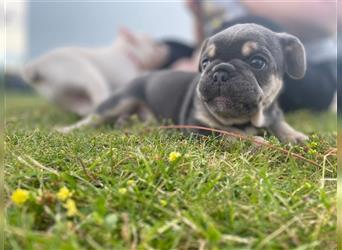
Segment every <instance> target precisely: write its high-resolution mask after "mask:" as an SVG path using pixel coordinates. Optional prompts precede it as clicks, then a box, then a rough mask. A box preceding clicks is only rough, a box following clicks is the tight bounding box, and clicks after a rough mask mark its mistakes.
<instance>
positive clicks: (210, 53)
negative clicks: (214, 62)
mask: <svg viewBox="0 0 342 250" xmlns="http://www.w3.org/2000/svg"><path fill="white" fill-rule="evenodd" d="M207 53H208V56H209V57H211V58H213V57H214V56H215V54H216V46H215V44H210V45H209V46H208V49H207Z"/></svg>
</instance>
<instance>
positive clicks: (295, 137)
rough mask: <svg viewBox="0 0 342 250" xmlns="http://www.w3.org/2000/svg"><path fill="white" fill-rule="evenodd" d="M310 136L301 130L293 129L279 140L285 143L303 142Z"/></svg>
mask: <svg viewBox="0 0 342 250" xmlns="http://www.w3.org/2000/svg"><path fill="white" fill-rule="evenodd" d="M308 139H309V137H308V136H307V135H305V134H303V133H301V132H298V131H291V132H290V133H286V134H284V135H281V136H280V137H279V140H280V141H281V142H283V143H290V144H292V145H294V144H303V143H304V142H305V141H307V140H308Z"/></svg>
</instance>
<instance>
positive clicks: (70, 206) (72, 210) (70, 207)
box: [63, 199, 78, 217]
mask: <svg viewBox="0 0 342 250" xmlns="http://www.w3.org/2000/svg"><path fill="white" fill-rule="evenodd" d="M63 207H64V208H66V210H67V216H69V217H72V216H75V215H76V214H77V212H78V210H77V207H76V202H75V201H74V200H73V199H68V200H67V201H66V203H65V204H64V205H63Z"/></svg>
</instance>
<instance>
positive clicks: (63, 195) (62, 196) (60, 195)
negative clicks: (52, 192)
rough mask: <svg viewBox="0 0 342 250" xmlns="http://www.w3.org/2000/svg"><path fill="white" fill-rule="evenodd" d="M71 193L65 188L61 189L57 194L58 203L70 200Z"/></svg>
mask: <svg viewBox="0 0 342 250" xmlns="http://www.w3.org/2000/svg"><path fill="white" fill-rule="evenodd" d="M71 196H72V192H71V191H70V190H69V189H68V188H67V187H61V188H60V189H59V191H58V193H57V198H58V200H60V201H65V200H66V199H68V198H71Z"/></svg>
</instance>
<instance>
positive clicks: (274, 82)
mask: <svg viewBox="0 0 342 250" xmlns="http://www.w3.org/2000/svg"><path fill="white" fill-rule="evenodd" d="M282 87H283V80H282V79H281V78H280V77H278V76H277V75H271V76H270V79H269V84H268V86H266V87H265V88H263V92H264V98H263V101H262V104H263V106H264V107H267V106H268V105H270V104H271V103H273V101H274V100H275V98H276V97H277V96H278V94H279V92H280V90H281V89H282Z"/></svg>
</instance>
